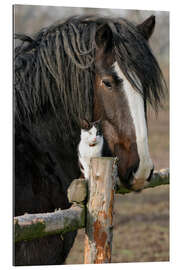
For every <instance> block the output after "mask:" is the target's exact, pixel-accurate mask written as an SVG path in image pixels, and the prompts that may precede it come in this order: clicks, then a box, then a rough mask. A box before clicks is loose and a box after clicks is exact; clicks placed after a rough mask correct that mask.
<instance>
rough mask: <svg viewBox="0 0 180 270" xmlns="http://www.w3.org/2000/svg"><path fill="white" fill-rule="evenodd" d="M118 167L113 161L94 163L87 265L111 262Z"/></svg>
mask: <svg viewBox="0 0 180 270" xmlns="http://www.w3.org/2000/svg"><path fill="white" fill-rule="evenodd" d="M115 170H116V167H115V162H114V159H113V158H104V157H103V158H102V157H101V158H93V159H92V160H91V168H90V180H89V181H88V188H89V198H88V203H87V215H86V230H85V231H86V234H85V254H84V263H85V264H89V263H109V262H111V244H112V228H113V201H114V185H115V175H116V171H115Z"/></svg>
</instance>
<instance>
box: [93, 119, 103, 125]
mask: <svg viewBox="0 0 180 270" xmlns="http://www.w3.org/2000/svg"><path fill="white" fill-rule="evenodd" d="M101 121H102V118H99V119H98V120H96V121H95V122H94V124H100V123H101Z"/></svg>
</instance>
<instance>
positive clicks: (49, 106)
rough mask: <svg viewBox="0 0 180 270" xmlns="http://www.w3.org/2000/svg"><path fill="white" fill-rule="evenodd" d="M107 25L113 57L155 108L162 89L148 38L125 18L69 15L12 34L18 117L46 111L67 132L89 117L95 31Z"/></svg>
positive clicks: (161, 78) (28, 118) (159, 72)
mask: <svg viewBox="0 0 180 270" xmlns="http://www.w3.org/2000/svg"><path fill="white" fill-rule="evenodd" d="M101 24H108V25H109V27H110V28H111V30H112V33H113V45H114V54H115V59H116V61H117V62H118V64H119V66H120V68H121V69H122V71H123V72H124V74H125V76H126V77H127V79H128V80H129V81H130V83H131V84H132V85H133V86H134V88H135V89H136V90H137V91H140V92H141V93H142V95H143V96H144V98H145V100H147V101H149V103H150V104H151V105H152V106H154V107H155V108H157V107H158V106H159V104H160V101H161V97H162V96H163V93H164V89H165V88H166V85H165V81H164V78H163V76H162V73H161V70H160V68H159V65H158V63H157V61H156V59H155V57H154V56H153V54H152V53H151V50H150V49H149V46H148V44H147V41H146V40H145V39H144V38H143V37H142V35H141V34H140V33H139V32H138V30H137V28H136V27H135V25H133V24H132V23H130V22H128V21H126V20H125V19H122V18H120V19H110V18H99V17H85V16H84V17H82V16H81V17H72V18H70V19H68V20H66V21H59V22H57V23H56V24H54V25H52V26H50V27H47V28H43V29H42V30H40V32H38V33H37V34H35V35H34V36H33V37H32V38H31V37H29V36H26V35H16V37H15V38H18V39H20V40H21V41H22V44H21V45H19V46H18V47H16V48H15V55H14V56H15V64H14V67H15V76H14V86H15V94H14V102H15V117H16V119H18V121H25V120H29V121H30V122H31V121H36V118H38V116H40V117H41V116H43V115H44V114H45V113H46V112H47V111H48V112H49V113H52V114H53V115H54V117H59V118H61V119H62V120H61V121H60V122H61V125H62V127H63V128H64V129H69V131H70V132H71V131H72V130H73V126H75V125H79V121H80V119H84V118H86V119H88V120H90V121H91V120H92V111H93V83H94V75H95V33H96V29H97V27H98V26H99V25H101Z"/></svg>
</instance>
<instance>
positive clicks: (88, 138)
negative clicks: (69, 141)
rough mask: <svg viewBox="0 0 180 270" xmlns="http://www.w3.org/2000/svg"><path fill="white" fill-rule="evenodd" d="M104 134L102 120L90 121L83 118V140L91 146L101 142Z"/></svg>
mask: <svg viewBox="0 0 180 270" xmlns="http://www.w3.org/2000/svg"><path fill="white" fill-rule="evenodd" d="M102 136H103V135H102V127H101V120H98V121H95V122H89V121H88V120H86V119H83V120H82V121H81V140H83V141H84V142H85V143H87V144H89V146H95V145H96V144H98V143H100V141H101V140H102Z"/></svg>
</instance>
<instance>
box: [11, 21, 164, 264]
mask: <svg viewBox="0 0 180 270" xmlns="http://www.w3.org/2000/svg"><path fill="white" fill-rule="evenodd" d="M154 25H155V17H154V16H151V17H150V18H149V19H147V20H146V21H145V22H143V23H142V24H140V25H137V26H135V25H133V24H132V23H130V22H128V21H126V20H125V19H122V18H119V19H109V18H97V17H96V18H95V17H73V18H70V19H68V20H66V21H63V22H58V23H56V24H54V25H52V26H51V27H48V28H44V29H42V30H41V31H40V32H39V33H37V34H36V35H34V37H33V38H31V37H29V36H26V35H17V36H16V38H19V39H20V40H21V41H22V43H21V45H20V46H18V47H16V48H15V54H14V56H15V60H14V109H15V113H14V123H15V129H14V132H15V143H14V146H15V184H14V187H15V209H14V215H16V216H19V215H23V214H24V213H42V212H43V213H45V212H52V211H54V210H55V209H57V208H61V209H66V208H69V207H70V204H69V202H68V200H67V196H66V192H67V188H68V186H69V185H70V183H71V181H72V180H73V179H74V178H78V177H79V175H80V170H79V167H78V157H77V145H78V143H79V139H80V121H81V119H84V118H86V119H88V120H89V121H92V120H93V121H95V120H97V119H99V118H101V119H102V123H103V133H104V137H105V139H106V141H107V145H108V148H109V151H110V153H111V154H112V155H113V156H117V157H118V160H119V163H118V173H119V176H120V178H121V181H122V182H123V183H124V185H125V186H127V187H128V188H131V189H134V190H139V189H142V188H143V186H144V182H145V181H146V180H149V179H150V176H151V174H152V170H153V164H152V161H151V159H150V156H149V151H148V140H147V128H146V104H147V102H150V103H151V104H152V105H153V106H154V107H155V108H157V107H158V105H159V103H160V100H161V97H162V96H163V92H164V88H165V87H166V86H165V82H164V79H163V76H162V73H161V71H160V68H159V66H158V64H157V61H156V59H155V58H154V56H153V54H152V53H151V50H150V49H149V46H148V39H149V37H150V36H151V34H152V32H153V29H154ZM137 108H138V109H137ZM75 236H76V232H70V233H66V234H64V235H63V236H60V235H54V236H47V237H44V238H41V239H37V240H33V241H29V242H26V241H22V242H20V243H17V244H16V245H15V261H14V263H15V265H44V264H46V265H50V264H63V263H64V261H65V259H66V257H67V255H68V253H69V250H70V248H71V247H72V245H73V242H74V239H75Z"/></svg>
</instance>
